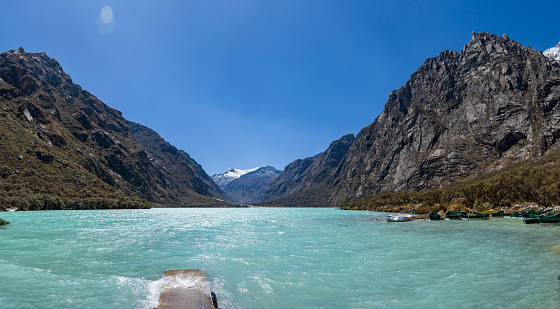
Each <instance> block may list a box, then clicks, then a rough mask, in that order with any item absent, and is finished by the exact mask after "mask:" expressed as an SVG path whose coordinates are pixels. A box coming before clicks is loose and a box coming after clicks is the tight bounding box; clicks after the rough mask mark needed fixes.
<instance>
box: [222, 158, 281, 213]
mask: <svg viewBox="0 0 560 309" xmlns="http://www.w3.org/2000/svg"><path fill="white" fill-rule="evenodd" d="M280 174H282V171H279V170H277V169H275V168H274V167H272V166H266V167H260V168H258V169H256V170H254V171H252V172H249V173H246V174H243V175H242V176H240V177H239V178H236V179H234V180H232V181H230V182H228V183H227V185H225V187H224V189H223V191H224V193H225V195H226V197H227V199H228V201H231V202H234V203H239V204H255V203H259V202H261V201H262V199H263V195H264V193H265V192H266V190H267V189H268V187H269V185H270V184H271V183H272V182H273V181H274V180H275V179H276V178H278V176H279V175H280Z"/></svg>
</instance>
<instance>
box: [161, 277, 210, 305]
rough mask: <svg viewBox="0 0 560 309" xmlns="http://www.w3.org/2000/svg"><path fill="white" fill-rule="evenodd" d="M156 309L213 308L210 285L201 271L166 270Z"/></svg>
mask: <svg viewBox="0 0 560 309" xmlns="http://www.w3.org/2000/svg"><path fill="white" fill-rule="evenodd" d="M163 278H164V280H165V281H166V282H165V286H164V288H163V290H162V291H161V293H160V295H159V304H158V307H157V309H172V308H177V309H178V308H181V309H191V308H192V309H194V308H196V309H199V308H214V305H213V304H212V300H211V297H210V291H209V290H210V283H209V282H208V279H207V278H206V274H205V273H204V271H203V270H201V269H182V270H168V271H166V272H165V275H164V276H163Z"/></svg>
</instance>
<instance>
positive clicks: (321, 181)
mask: <svg viewBox="0 0 560 309" xmlns="http://www.w3.org/2000/svg"><path fill="white" fill-rule="evenodd" d="M353 142H354V135H353V134H348V135H344V136H343V137H342V138H340V139H339V140H337V141H334V142H332V143H331V145H330V146H329V148H328V149H327V150H325V151H324V152H322V153H320V154H318V155H316V156H314V157H310V158H306V159H303V160H296V161H294V162H292V163H290V164H288V165H287V166H286V168H284V172H283V173H282V175H280V177H278V178H277V179H276V181H274V182H273V183H272V184H271V185H270V187H269V188H268V190H267V191H266V193H265V194H264V198H263V201H272V200H276V199H279V198H282V197H286V196H289V195H293V194H296V193H300V192H304V191H306V190H309V189H312V188H315V189H317V188H323V187H324V186H325V185H326V182H327V181H328V180H330V179H331V178H332V176H333V173H334V172H335V171H336V168H337V167H338V165H339V163H340V161H341V160H342V158H343V157H344V155H345V154H346V152H347V151H348V149H349V148H350V146H351V145H352V143H353Z"/></svg>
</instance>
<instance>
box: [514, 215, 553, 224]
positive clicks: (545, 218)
mask: <svg viewBox="0 0 560 309" xmlns="http://www.w3.org/2000/svg"><path fill="white" fill-rule="evenodd" d="M523 222H524V223H525V224H534V223H560V212H557V213H555V214H552V215H544V216H535V217H534V218H527V219H523Z"/></svg>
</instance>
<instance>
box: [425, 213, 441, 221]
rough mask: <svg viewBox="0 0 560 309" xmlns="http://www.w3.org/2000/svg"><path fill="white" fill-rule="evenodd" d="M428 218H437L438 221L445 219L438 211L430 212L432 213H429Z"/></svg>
mask: <svg viewBox="0 0 560 309" xmlns="http://www.w3.org/2000/svg"><path fill="white" fill-rule="evenodd" d="M428 218H429V219H430V220H435V221H437V220H443V218H442V217H441V215H440V214H438V213H437V212H432V213H430V214H429V215H428Z"/></svg>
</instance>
